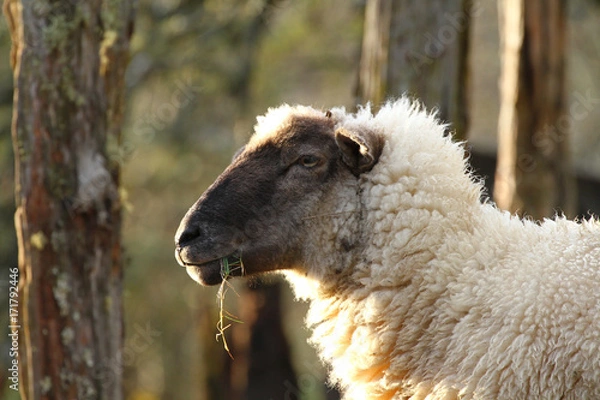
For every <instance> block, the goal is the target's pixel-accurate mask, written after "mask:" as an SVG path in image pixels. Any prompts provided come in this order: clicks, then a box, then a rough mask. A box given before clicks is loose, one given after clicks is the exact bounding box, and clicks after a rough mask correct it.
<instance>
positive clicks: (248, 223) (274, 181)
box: [175, 118, 349, 285]
mask: <svg viewBox="0 0 600 400" xmlns="http://www.w3.org/2000/svg"><path fill="white" fill-rule="evenodd" d="M341 160H342V157H341V153H340V150H339V148H338V146H337V145H336V141H335V137H334V132H333V124H332V123H331V121H329V120H328V119H325V118H324V119H323V120H320V119H310V118H296V119H294V120H293V123H292V124H291V125H290V127H289V128H288V129H287V130H286V131H284V132H280V133H279V134H278V135H277V136H274V137H273V138H272V139H271V140H268V141H265V142H264V143H261V144H260V145H256V146H252V145H251V146H248V147H247V148H246V149H244V150H243V151H242V152H241V154H239V155H237V156H236V158H235V159H234V161H233V163H232V164H231V165H230V166H229V167H228V168H227V169H226V170H225V171H224V172H223V174H221V176H219V178H217V180H216V181H215V182H214V183H213V185H211V186H210V188H209V189H208V190H207V191H206V192H205V193H204V194H203V195H202V196H201V197H200V199H199V200H198V201H197V202H196V203H195V204H194V205H193V206H192V207H191V208H190V210H189V211H188V212H187V214H186V215H185V217H184V218H183V220H182V221H181V224H180V226H179V229H178V231H177V234H176V236H175V244H176V251H175V257H176V258H177V261H178V262H179V264H181V265H182V266H185V267H186V268H187V272H188V274H190V276H191V277H192V278H193V279H195V280H197V281H198V282H200V283H202V284H205V285H214V284H218V283H220V282H221V281H222V279H223V276H224V275H225V274H226V275H234V276H235V275H242V274H254V273H259V272H265V271H271V270H275V269H284V268H292V267H295V266H297V265H298V264H299V263H300V262H301V260H300V257H301V246H302V240H301V238H302V233H300V232H302V225H303V219H304V218H306V216H308V215H311V213H314V212H315V210H314V208H315V207H316V205H318V204H319V201H318V200H319V198H321V197H322V196H323V195H324V193H326V191H327V187H328V186H329V185H328V184H327V183H328V181H330V180H331V179H333V178H334V177H335V176H336V175H337V174H339V173H346V174H349V171H348V170H347V168H344V166H343V163H342V161H341ZM340 170H343V171H342V172H340ZM239 260H241V263H239ZM242 266H243V268H242ZM226 267H229V268H228V269H227V268H226Z"/></svg>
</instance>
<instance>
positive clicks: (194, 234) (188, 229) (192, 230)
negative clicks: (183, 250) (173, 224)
mask: <svg viewBox="0 0 600 400" xmlns="http://www.w3.org/2000/svg"><path fill="white" fill-rule="evenodd" d="M199 237H200V228H199V227H198V226H197V225H194V224H192V225H189V224H183V223H182V224H181V225H180V226H179V229H178V230H177V233H176V234H175V245H177V247H185V246H186V245H187V244H189V243H191V242H193V241H194V240H196V239H197V238H199Z"/></svg>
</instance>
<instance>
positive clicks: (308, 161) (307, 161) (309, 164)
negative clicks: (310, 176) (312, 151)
mask: <svg viewBox="0 0 600 400" xmlns="http://www.w3.org/2000/svg"><path fill="white" fill-rule="evenodd" d="M319 161H321V160H320V159H319V157H315V156H311V155H306V156H302V157H300V158H299V159H298V162H299V163H300V165H302V166H303V167H305V168H313V167H316V166H317V164H319Z"/></svg>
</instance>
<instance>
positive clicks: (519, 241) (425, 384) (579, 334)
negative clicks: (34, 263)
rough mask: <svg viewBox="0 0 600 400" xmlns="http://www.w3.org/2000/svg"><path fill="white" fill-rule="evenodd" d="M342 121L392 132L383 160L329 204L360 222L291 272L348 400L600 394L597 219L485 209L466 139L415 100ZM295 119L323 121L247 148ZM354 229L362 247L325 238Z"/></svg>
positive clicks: (274, 120)
mask: <svg viewBox="0 0 600 400" xmlns="http://www.w3.org/2000/svg"><path fill="white" fill-rule="evenodd" d="M331 113H332V116H331V118H332V119H333V120H334V121H336V128H341V127H343V128H344V129H347V130H351V131H356V132H360V131H364V130H370V131H373V132H376V133H377V134H379V135H382V136H383V138H384V140H385V144H384V148H383V152H382V154H381V156H380V159H379V162H378V163H377V164H376V165H375V167H374V168H373V169H372V170H371V171H370V172H367V173H364V174H362V175H361V176H360V177H359V179H358V181H357V185H358V187H352V185H349V187H347V188H345V189H343V190H339V193H340V194H339V197H338V198H337V199H330V200H329V201H331V202H333V203H335V204H333V206H332V207H334V210H337V211H338V212H339V213H340V215H343V214H348V213H350V214H353V215H357V216H356V217H354V218H350V217H348V218H346V219H344V221H345V222H344V223H342V222H339V223H338V222H335V221H333V222H332V221H330V220H328V221H327V223H322V222H321V223H319V221H315V222H314V224H315V227H314V237H312V238H307V249H306V250H305V251H306V253H307V254H306V256H305V257H306V259H308V260H311V262H310V263H309V265H308V266H306V267H305V270H292V271H285V272H284V274H285V275H286V276H287V278H288V279H289V281H290V282H291V284H292V286H293V287H294V288H295V291H296V293H297V295H298V297H301V298H304V299H307V300H309V301H310V311H309V314H308V317H307V324H308V325H309V326H310V327H312V328H313V335H312V342H313V343H314V344H315V345H316V347H317V348H318V350H319V353H320V356H321V358H322V359H323V360H324V361H325V362H326V363H327V364H329V365H330V366H331V371H330V375H331V379H332V381H333V382H334V383H336V384H338V385H339V386H340V387H341V388H342V389H343V390H344V391H345V397H344V398H345V399H361V400H363V399H454V398H462V399H532V398H539V399H542V398H543V399H559V398H561V399H600V261H599V260H600V225H599V223H598V222H597V221H594V220H590V221H583V222H581V223H576V222H573V221H568V220H565V219H563V218H556V219H555V220H546V221H544V222H543V223H542V224H536V223H534V222H531V221H526V220H520V219H518V218H516V217H514V216H511V215H510V214H509V213H507V212H502V211H499V210H498V209H497V208H495V206H494V205H492V204H489V203H486V202H483V203H482V202H481V200H480V197H481V194H482V185H481V184H480V183H478V182H477V181H475V180H474V178H473V177H472V176H471V174H470V173H469V171H468V166H467V163H466V161H465V158H464V150H463V148H462V147H461V145H460V144H456V143H454V142H452V140H451V138H450V137H449V136H448V135H446V134H445V129H446V127H445V126H444V125H442V124H440V123H439V122H438V121H437V120H436V118H435V115H433V114H431V113H427V112H426V111H424V110H423V109H422V108H421V107H420V106H419V105H417V104H414V103H411V102H410V101H409V100H407V99H400V100H397V101H395V102H390V103H388V104H386V105H384V106H383V107H382V108H381V109H380V110H379V112H378V113H377V114H376V115H373V114H372V112H371V110H370V109H369V108H368V107H366V108H363V109H361V110H359V111H358V112H357V113H356V114H350V113H346V111H345V110H344V109H342V108H337V109H333V110H331ZM290 115H305V116H315V117H316V116H320V117H321V118H322V115H323V113H322V112H321V111H317V110H314V109H312V108H309V107H290V106H282V107H280V108H278V109H274V110H271V111H270V112H269V113H268V114H267V115H265V116H264V117H261V118H259V121H258V124H257V126H256V133H255V135H254V137H253V138H252V139H251V141H250V143H249V146H257V145H259V143H260V142H261V141H264V140H266V138H268V136H269V135H271V134H272V132H276V131H277V130H278V127H279V126H282V125H284V124H286V123H287V122H286V121H289V117H290ZM346 186H348V185H346ZM324 209H326V207H325V208H324ZM357 232H358V233H357ZM340 235H341V236H348V237H352V238H353V240H355V241H357V242H358V243H357V244H355V245H354V246H348V247H350V248H346V249H340V248H339V246H333V245H328V244H327V243H329V242H331V240H330V239H329V238H331V237H332V236H340ZM341 253H344V254H341ZM334 271H335V272H334Z"/></svg>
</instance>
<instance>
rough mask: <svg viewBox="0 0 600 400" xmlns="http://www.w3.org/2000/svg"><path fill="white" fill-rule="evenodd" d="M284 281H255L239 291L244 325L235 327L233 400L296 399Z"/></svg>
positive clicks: (231, 362)
mask: <svg viewBox="0 0 600 400" xmlns="http://www.w3.org/2000/svg"><path fill="white" fill-rule="evenodd" d="M281 290H282V285H281V281H275V282H271V283H266V282H263V281H259V280H256V281H254V282H253V283H252V284H249V285H247V286H246V287H244V288H243V289H241V290H240V291H239V296H240V297H239V299H238V305H239V312H240V314H239V317H240V320H241V321H243V323H241V324H234V325H233V326H232V334H231V337H232V339H233V340H232V351H233V356H234V357H235V359H229V363H228V368H229V383H228V387H227V391H226V393H227V395H226V396H225V398H227V399H230V400H261V399H283V398H290V399H295V398H296V394H295V393H291V392H290V388H297V380H296V373H295V371H294V368H293V366H292V362H291V356H290V348H289V344H288V340H287V337H286V336H285V332H284V330H283V323H282V307H281Z"/></svg>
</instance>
